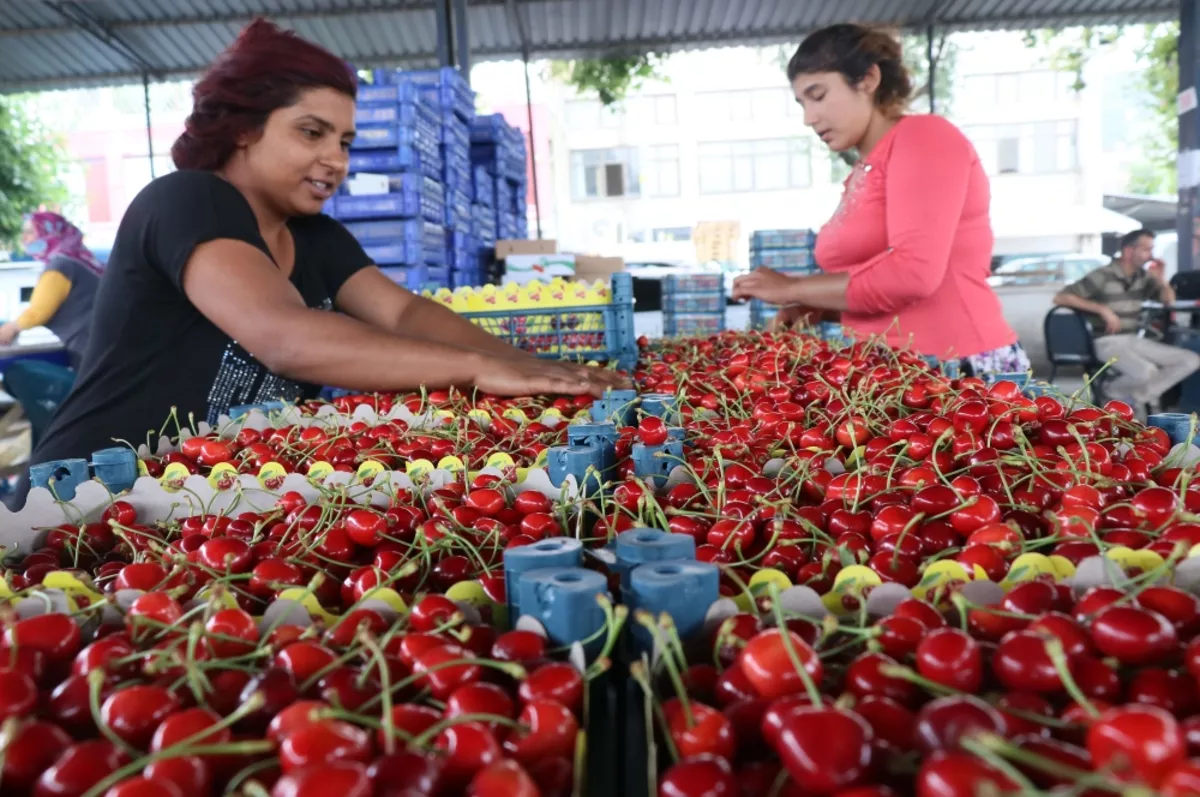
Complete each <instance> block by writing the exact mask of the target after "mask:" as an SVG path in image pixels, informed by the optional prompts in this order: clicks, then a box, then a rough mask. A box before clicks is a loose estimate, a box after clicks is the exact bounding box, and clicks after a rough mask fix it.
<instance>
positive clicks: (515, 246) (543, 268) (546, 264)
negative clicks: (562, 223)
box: [496, 240, 625, 285]
mask: <svg viewBox="0 0 1200 797" xmlns="http://www.w3.org/2000/svg"><path fill="white" fill-rule="evenodd" d="M496 259H497V260H503V261H504V265H505V268H504V280H505V282H515V283H518V284H522V285H523V284H525V283H527V282H532V281H533V280H535V279H543V280H549V279H553V278H554V277H563V278H564V279H579V280H585V281H587V282H594V281H596V280H598V279H601V280H607V279H609V278H610V277H611V276H612V275H613V274H615V273H617V272H618V271H624V270H625V260H624V259H623V258H620V257H597V256H595V255H575V254H568V253H560V252H559V251H558V242H557V241H550V240H542V241H516V240H513V241H497V242H496Z"/></svg>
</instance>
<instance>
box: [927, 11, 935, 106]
mask: <svg viewBox="0 0 1200 797" xmlns="http://www.w3.org/2000/svg"><path fill="white" fill-rule="evenodd" d="M925 60H926V61H927V62H928V64H929V112H930V113H937V91H936V89H937V55H935V54H934V52H933V23H930V24H929V25H928V26H927V27H926V28H925Z"/></svg>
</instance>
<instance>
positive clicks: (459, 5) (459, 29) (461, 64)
mask: <svg viewBox="0 0 1200 797" xmlns="http://www.w3.org/2000/svg"><path fill="white" fill-rule="evenodd" d="M453 10H454V55H455V61H456V62H457V63H456V66H457V67H458V71H459V72H460V73H461V74H462V76H463V78H464V79H465V80H466V81H467V83H470V82H471V44H470V39H469V38H468V37H469V35H470V30H469V29H468V26H467V0H454V9H453Z"/></svg>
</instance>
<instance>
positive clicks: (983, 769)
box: [916, 752, 1018, 797]
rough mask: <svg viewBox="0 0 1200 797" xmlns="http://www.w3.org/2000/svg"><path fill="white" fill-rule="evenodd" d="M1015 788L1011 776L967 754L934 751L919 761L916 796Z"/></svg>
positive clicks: (967, 795)
mask: <svg viewBox="0 0 1200 797" xmlns="http://www.w3.org/2000/svg"><path fill="white" fill-rule="evenodd" d="M1017 791H1018V787H1017V784H1016V783H1014V782H1013V781H1012V779H1011V778H1009V777H1008V776H1007V775H1005V774H1004V773H1002V772H1000V771H999V770H998V769H996V768H995V767H992V766H991V765H989V764H987V763H985V762H984V761H983V760H982V759H979V758H976V757H975V756H973V755H971V754H969V753H960V752H940V753H935V754H934V755H933V756H931V757H929V758H927V759H925V760H924V761H922V762H921V769H920V770H919V771H918V772H917V778H916V793H917V797H975V795H978V794H986V793H991V794H1012V793H1016V792H1017Z"/></svg>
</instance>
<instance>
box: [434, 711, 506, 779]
mask: <svg viewBox="0 0 1200 797" xmlns="http://www.w3.org/2000/svg"><path fill="white" fill-rule="evenodd" d="M435 744H436V746H437V748H438V749H439V750H442V751H444V752H445V754H446V756H445V760H444V764H445V768H444V775H445V777H446V780H447V783H448V784H449V785H451V786H457V787H458V788H462V787H463V786H465V785H466V784H467V783H470V781H471V779H472V778H473V777H474V776H475V773H477V772H479V771H480V770H481V769H483V768H484V767H487V766H489V765H491V764H494V763H495V762H496V761H499V760H500V759H501V758H502V756H503V751H502V750H501V749H500V744H499V742H497V741H496V737H495V736H494V735H493V734H492V732H491V731H490V730H488V728H487V726H485V725H482V724H481V723H478V722H466V723H462V724H459V725H452V726H450V727H449V728H446V729H445V730H444V731H442V732H441V734H439V735H438V737H437V740H436V742H435Z"/></svg>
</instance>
